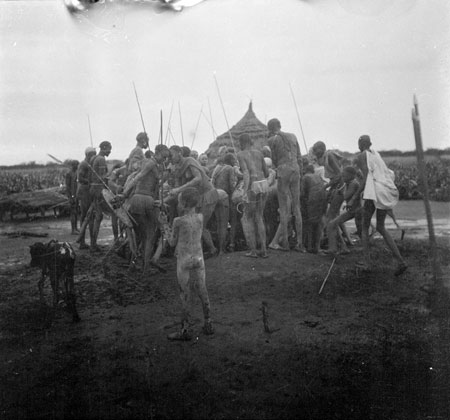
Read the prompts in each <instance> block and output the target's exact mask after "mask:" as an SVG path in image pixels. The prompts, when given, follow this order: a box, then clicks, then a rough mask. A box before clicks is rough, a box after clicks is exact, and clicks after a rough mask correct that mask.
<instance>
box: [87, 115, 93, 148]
mask: <svg viewBox="0 0 450 420" xmlns="http://www.w3.org/2000/svg"><path fill="white" fill-rule="evenodd" d="M87 119H88V125H89V136H90V138H91V147H94V143H93V142H92V130H91V120H90V119H89V114H88V115H87Z"/></svg>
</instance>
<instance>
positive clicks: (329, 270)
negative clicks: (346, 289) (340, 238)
mask: <svg viewBox="0 0 450 420" xmlns="http://www.w3.org/2000/svg"><path fill="white" fill-rule="evenodd" d="M335 262H336V257H334V258H333V262H332V263H331V266H330V268H329V269H328V273H327V275H326V277H325V279H324V281H323V283H322V286H321V287H320V290H319V295H320V294H321V293H322V290H323V288H324V287H325V283H326V282H327V280H328V277H329V276H330V273H331V270H332V268H333V265H334V263H335Z"/></svg>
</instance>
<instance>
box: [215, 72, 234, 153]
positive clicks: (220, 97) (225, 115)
mask: <svg viewBox="0 0 450 420" xmlns="http://www.w3.org/2000/svg"><path fill="white" fill-rule="evenodd" d="M213 76H214V81H215V82H216V88H217V93H218V95H219V99H220V104H221V105H222V111H223V115H224V117H225V122H226V123H227V128H228V135H229V136H230V140H231V144H232V146H233V149H234V153H236V147H234V140H233V136H232V135H231V130H230V125H229V124H228V119H227V114H226V112H225V107H224V106H223V101H222V96H221V95H220V89H219V84H218V83H217V78H216V75H215V73H213Z"/></svg>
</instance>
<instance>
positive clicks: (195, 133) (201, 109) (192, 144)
mask: <svg viewBox="0 0 450 420" xmlns="http://www.w3.org/2000/svg"><path fill="white" fill-rule="evenodd" d="M202 112H203V104H202V106H201V108H200V114H198V119H197V125H196V126H195V131H194V137H192V143H191V150H192V148H193V147H194V141H195V136H196V135H197V130H198V124H199V122H200V118H201V116H202Z"/></svg>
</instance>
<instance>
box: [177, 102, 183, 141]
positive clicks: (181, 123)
mask: <svg viewBox="0 0 450 420" xmlns="http://www.w3.org/2000/svg"><path fill="white" fill-rule="evenodd" d="M178 114H179V115H180V127H181V145H182V146H184V134H183V120H182V119H181V106H180V102H179V101H178Z"/></svg>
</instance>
